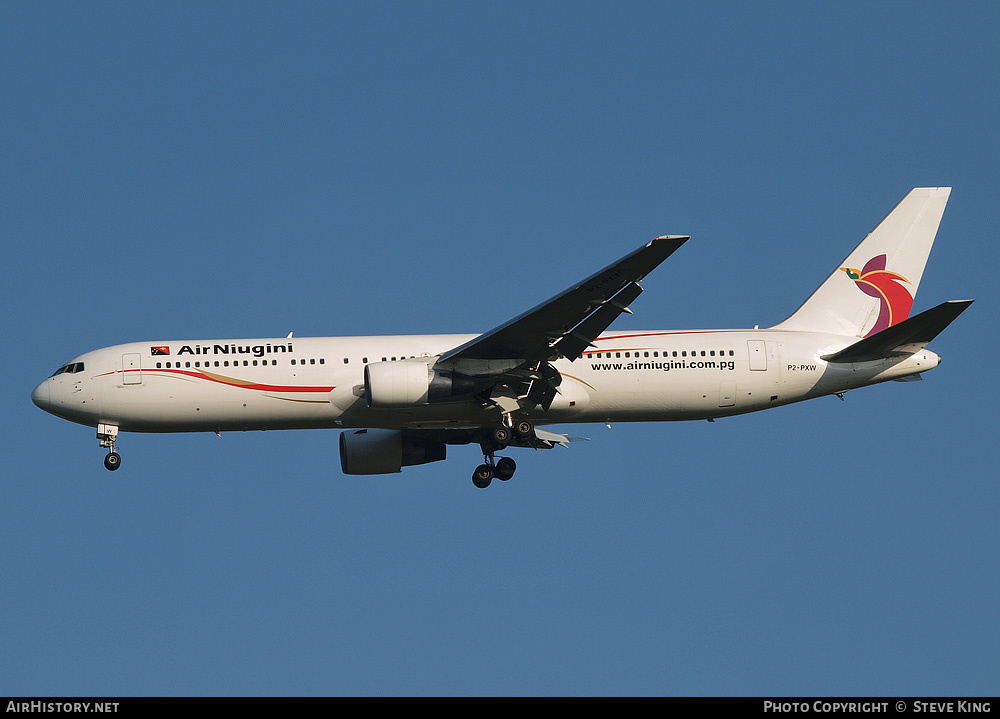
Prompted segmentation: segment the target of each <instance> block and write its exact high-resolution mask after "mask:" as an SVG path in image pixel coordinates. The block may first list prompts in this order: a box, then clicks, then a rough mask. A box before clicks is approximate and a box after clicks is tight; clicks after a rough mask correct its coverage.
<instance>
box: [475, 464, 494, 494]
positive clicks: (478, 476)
mask: <svg viewBox="0 0 1000 719" xmlns="http://www.w3.org/2000/svg"><path fill="white" fill-rule="evenodd" d="M492 481H493V467H491V466H490V465H488V464H481V465H479V466H478V467H476V471H475V472H473V473H472V483H473V484H474V485H476V486H477V487H479V488H480V489H486V488H487V487H489V486H490V482H492Z"/></svg>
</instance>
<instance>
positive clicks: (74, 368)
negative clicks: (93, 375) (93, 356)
mask: <svg viewBox="0 0 1000 719" xmlns="http://www.w3.org/2000/svg"><path fill="white" fill-rule="evenodd" d="M64 372H65V373H66V374H76V373H77V372H83V362H70V363H69V364H64V365H63V366H62V367H60V368H59V369H57V370H56V371H55V372H53V373H52V374H51V375H50V376H52V377H55V376H56V375H58V374H63V373H64Z"/></svg>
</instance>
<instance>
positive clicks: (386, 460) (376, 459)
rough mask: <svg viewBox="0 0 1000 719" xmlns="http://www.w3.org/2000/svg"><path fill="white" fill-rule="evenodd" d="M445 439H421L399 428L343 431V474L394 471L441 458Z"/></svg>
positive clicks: (444, 450)
mask: <svg viewBox="0 0 1000 719" xmlns="http://www.w3.org/2000/svg"><path fill="white" fill-rule="evenodd" d="M446 452H447V447H445V445H444V443H443V442H433V441H431V440H426V439H420V438H417V437H411V436H409V435H406V434H403V433H402V432H400V431H399V430H396V429H358V430H354V431H353V432H351V431H348V432H341V433H340V468H341V469H342V470H343V471H344V474H393V473H395V472H399V471H400V470H401V469H402V468H403V467H410V466H412V465H415V464H427V463H428V462H439V461H441V460H442V459H444V458H445V453H446Z"/></svg>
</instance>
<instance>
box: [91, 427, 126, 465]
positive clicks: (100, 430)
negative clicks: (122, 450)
mask: <svg viewBox="0 0 1000 719" xmlns="http://www.w3.org/2000/svg"><path fill="white" fill-rule="evenodd" d="M97 438H98V439H99V440H101V446H102V447H107V448H108V453H107V455H106V456H105V457H104V466H105V468H107V469H108V470H110V471H112V472H114V471H115V470H116V469H118V468H119V467H121V466H122V457H121V455H120V454H118V452H116V451H115V440H116V439H117V438H118V427H117V426H115V425H113V424H99V425H97Z"/></svg>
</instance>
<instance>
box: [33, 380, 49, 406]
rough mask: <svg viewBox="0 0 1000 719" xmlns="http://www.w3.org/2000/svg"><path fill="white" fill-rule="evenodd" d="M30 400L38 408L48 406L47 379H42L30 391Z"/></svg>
mask: <svg viewBox="0 0 1000 719" xmlns="http://www.w3.org/2000/svg"><path fill="white" fill-rule="evenodd" d="M31 401H32V402H34V403H35V406H36V407H38V408H39V409H45V410H47V409H48V408H49V381H48V380H44V381H43V382H42V383H41V384H40V385H38V386H37V387H35V389H33V390H32V391H31Z"/></svg>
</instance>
